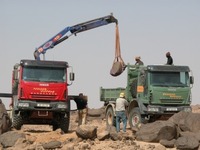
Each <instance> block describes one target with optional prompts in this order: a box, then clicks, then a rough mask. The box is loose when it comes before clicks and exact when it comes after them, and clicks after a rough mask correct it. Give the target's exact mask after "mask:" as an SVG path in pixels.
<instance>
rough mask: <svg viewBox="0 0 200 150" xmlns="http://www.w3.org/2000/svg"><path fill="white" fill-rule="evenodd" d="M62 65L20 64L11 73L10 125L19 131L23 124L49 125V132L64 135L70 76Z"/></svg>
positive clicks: (26, 62) (67, 66)
mask: <svg viewBox="0 0 200 150" xmlns="http://www.w3.org/2000/svg"><path fill="white" fill-rule="evenodd" d="M69 68H70V67H69V65H68V63H67V62H63V61H35V60H21V61H20V64H16V65H15V66H14V70H13V80H12V94H13V96H12V106H13V114H12V117H13V119H12V121H13V123H12V125H13V127H14V128H16V129H20V128H21V126H22V125H23V124H49V125H52V126H53V130H56V129H57V128H61V129H62V130H63V131H64V132H67V131H68V128H69V119H70V100H68V85H70V84H69V83H68V78H69V80H70V81H73V80H74V73H73V72H70V73H69V77H68V69H69Z"/></svg>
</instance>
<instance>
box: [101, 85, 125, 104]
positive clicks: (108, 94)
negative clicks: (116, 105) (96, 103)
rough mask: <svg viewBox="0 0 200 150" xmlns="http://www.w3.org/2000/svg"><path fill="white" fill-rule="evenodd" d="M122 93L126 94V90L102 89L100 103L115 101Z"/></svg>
mask: <svg viewBox="0 0 200 150" xmlns="http://www.w3.org/2000/svg"><path fill="white" fill-rule="evenodd" d="M121 92H125V88H121V87H119V88H107V89H106V88H105V89H104V88H103V87H100V101H104V102H109V101H115V100H116V99H117V98H118V97H119V94H120V93H121Z"/></svg>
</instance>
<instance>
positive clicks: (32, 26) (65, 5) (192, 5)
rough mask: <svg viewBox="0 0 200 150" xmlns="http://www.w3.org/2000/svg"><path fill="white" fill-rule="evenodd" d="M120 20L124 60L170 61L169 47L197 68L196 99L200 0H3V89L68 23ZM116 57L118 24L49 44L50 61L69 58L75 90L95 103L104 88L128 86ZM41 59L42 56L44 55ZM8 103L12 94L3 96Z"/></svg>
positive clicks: (178, 59) (195, 99)
mask: <svg viewBox="0 0 200 150" xmlns="http://www.w3.org/2000/svg"><path fill="white" fill-rule="evenodd" d="M110 13H113V15H114V17H115V18H116V19H118V22H119V33H120V47H121V55H122V58H123V60H124V62H125V63H132V64H133V63H135V60H134V58H135V56H141V59H142V61H143V62H144V64H145V65H150V64H165V63H166V61H167V59H166V57H165V53H166V52H168V51H170V52H171V55H172V57H173V59H174V64H175V65H187V66H189V67H190V69H191V70H192V73H193V76H194V81H195V82H194V85H193V88H192V104H194V105H195V104H199V103H200V102H199V100H200V94H199V93H198V92H199V89H198V87H200V78H199V77H200V69H199V67H198V65H199V64H200V63H199V62H200V60H199V54H200V52H199V51H200V1H199V0H151V1H150V0H126V1H122V0H99V1H95V0H84V1H81V0H73V1H70V0H57V1H55V0H42V1H41V0H34V1H31V0H17V1H15V0H1V1H0V46H1V50H0V70H1V71H0V72H1V73H0V85H1V86H0V93H11V82H12V81H11V78H12V77H11V76H12V69H13V66H14V65H15V64H16V63H19V62H20V60H21V59H34V57H33V52H34V50H35V49H36V48H37V47H39V46H40V45H41V44H43V43H44V42H46V41H47V40H49V39H50V38H51V37H53V36H54V35H56V34H57V33H58V32H60V31H61V30H63V29H64V28H66V27H68V26H73V25H76V24H78V23H82V22H86V21H89V20H92V19H96V18H99V17H103V16H107V15H110ZM114 57H115V24H114V23H112V24H108V25H106V26H101V27H98V28H95V29H92V30H88V31H85V32H82V33H79V34H77V36H71V37H70V38H69V39H67V40H66V41H64V42H62V43H60V44H59V45H57V46H55V47H54V48H53V49H49V50H48V51H47V52H46V54H45V59H46V60H55V61H56V60H59V61H60V60H61V61H67V62H68V63H69V65H70V66H73V71H74V73H75V81H74V82H73V84H72V85H71V86H69V94H70V95H78V94H79V93H80V92H82V93H84V94H85V95H87V96H88V100H89V102H88V105H89V107H90V108H100V107H102V106H103V102H100V87H103V88H117V87H125V86H126V81H127V80H126V71H125V72H123V74H121V75H120V76H118V77H112V76H111V75H110V69H111V67H112V63H113V61H114ZM41 58H42V55H41ZM1 99H2V100H3V102H4V104H5V105H6V107H8V105H9V103H10V99H9V98H1Z"/></svg>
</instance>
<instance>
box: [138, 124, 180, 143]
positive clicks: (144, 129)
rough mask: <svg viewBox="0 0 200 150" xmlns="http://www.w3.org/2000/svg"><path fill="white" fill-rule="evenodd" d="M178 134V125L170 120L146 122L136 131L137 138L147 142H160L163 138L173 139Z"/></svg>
mask: <svg viewBox="0 0 200 150" xmlns="http://www.w3.org/2000/svg"><path fill="white" fill-rule="evenodd" d="M176 134H177V130H176V126H175V124H174V123H172V122H169V121H156V122H153V123H149V124H144V125H143V126H141V128H140V129H139V130H138V131H137V132H136V139H137V140H139V141H145V142H159V141H160V140H162V139H166V140H172V139H174V138H175V136H176Z"/></svg>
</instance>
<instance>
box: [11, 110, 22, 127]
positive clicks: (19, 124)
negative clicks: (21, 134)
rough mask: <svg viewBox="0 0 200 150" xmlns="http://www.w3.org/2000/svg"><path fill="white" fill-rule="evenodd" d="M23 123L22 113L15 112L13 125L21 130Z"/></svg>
mask: <svg viewBox="0 0 200 150" xmlns="http://www.w3.org/2000/svg"><path fill="white" fill-rule="evenodd" d="M22 125H23V118H22V116H21V115H17V114H14V116H13V122H12V126H13V128H15V129H17V130H20V129H21V127H22Z"/></svg>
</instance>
